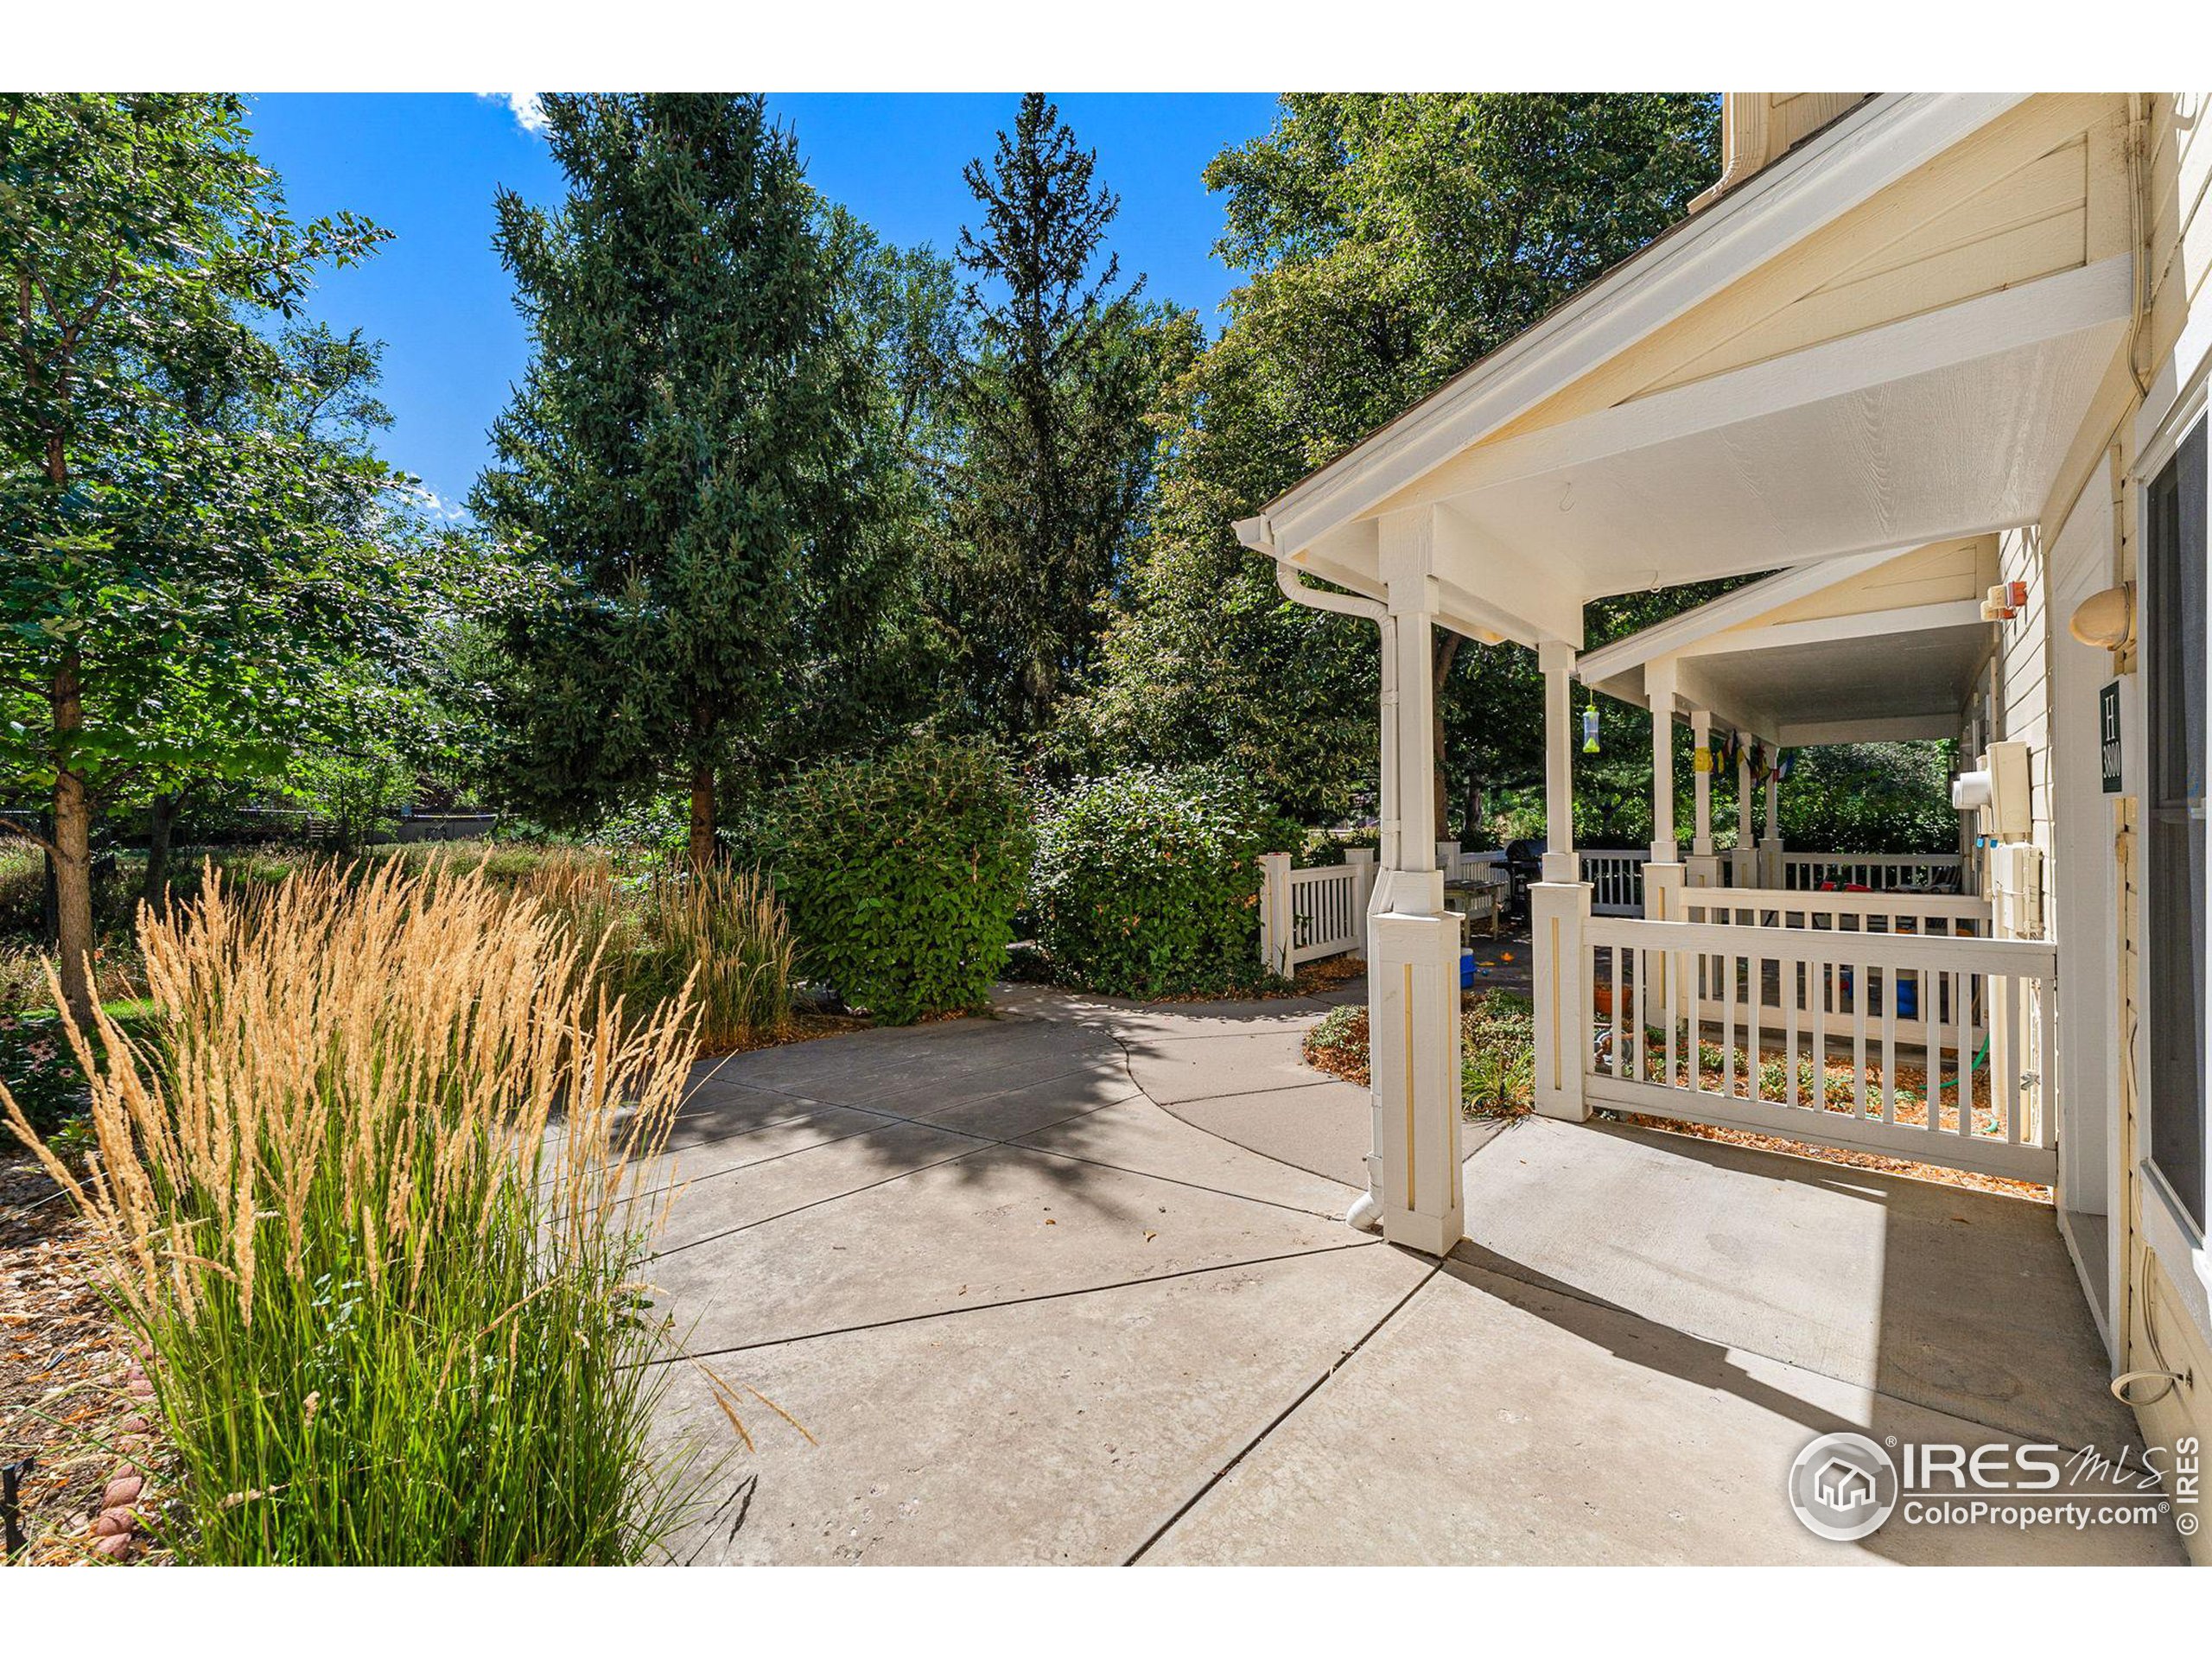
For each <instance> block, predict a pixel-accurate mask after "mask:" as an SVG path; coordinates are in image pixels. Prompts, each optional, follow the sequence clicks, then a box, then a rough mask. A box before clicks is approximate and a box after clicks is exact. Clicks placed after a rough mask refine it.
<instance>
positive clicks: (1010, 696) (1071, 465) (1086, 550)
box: [938, 92, 1198, 737]
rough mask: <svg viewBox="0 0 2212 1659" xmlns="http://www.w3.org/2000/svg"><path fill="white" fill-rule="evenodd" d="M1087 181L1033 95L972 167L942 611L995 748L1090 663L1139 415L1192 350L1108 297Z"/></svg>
mask: <svg viewBox="0 0 2212 1659" xmlns="http://www.w3.org/2000/svg"><path fill="white" fill-rule="evenodd" d="M1096 164H1097V156H1096V152H1095V151H1090V150H1086V149H1081V148H1079V147H1078V146H1077V143H1076V138H1075V134H1074V133H1073V132H1072V131H1071V130H1070V129H1069V128H1068V126H1067V125H1066V124H1065V123H1064V122H1063V121H1062V120H1061V119H1060V117H1059V112H1058V109H1057V108H1056V107H1055V106H1054V105H1052V104H1051V103H1050V102H1048V101H1047V100H1046V99H1045V98H1044V97H1043V96H1042V95H1041V94H1039V93H1035V92H1032V93H1030V94H1028V95H1027V96H1026V97H1024V98H1023V99H1022V100H1021V107H1020V111H1019V112H1018V113H1017V115H1016V117H1015V119H1014V129H1013V130H1012V131H1011V132H1010V133H1007V132H1001V134H1000V135H999V141H998V149H997V151H996V153H995V156H994V157H993V159H992V162H991V164H990V165H989V166H988V168H987V167H986V166H985V165H984V164H983V163H982V162H981V161H974V162H969V164H968V168H967V180H968V188H969V190H970V191H971V192H973V193H974V194H975V197H976V201H977V202H978V204H980V206H981V207H982V214H983V222H982V226H981V227H980V228H976V229H968V230H963V232H961V236H960V244H959V248H958V259H959V263H960V265H961V267H962V268H963V270H965V271H966V272H967V273H968V274H969V278H970V280H969V282H968V283H967V284H966V286H965V289H964V290H963V308H964V310H965V312H966V314H967V321H968V325H969V332H970V335H971V338H972V340H973V342H974V349H973V351H972V353H971V354H970V355H969V356H968V358H967V359H966V360H965V361H964V362H963V364H962V365H961V368H960V372H959V376H958V384H957V391H956V393H955V398H956V402H957V408H958V411H959V416H960V422H961V425H962V428H963V435H964V438H965V444H964V451H963V454H962V457H961V460H960V462H959V464H958V466H957V467H956V468H955V469H954V472H953V474H952V477H951V480H950V520H951V538H950V562H949V564H948V568H947V569H945V571H944V581H943V582H942V585H941V592H940V594H939V604H938V611H939V615H940V617H941V619H942V620H944V624H945V626H946V627H947V629H948V631H949V632H951V633H952V634H953V635H954V636H955V637H956V639H957V645H956V651H957V654H958V656H959V658H960V661H961V664H962V667H963V678H964V682H965V684H964V698H965V702H966V705H967V707H966V710H965V714H966V717H967V718H968V719H969V721H972V722H973V723H975V724H976V725H978V726H980V727H981V728H982V729H985V730H988V731H991V732H995V733H996V734H1000V735H1002V736H1007V737H1026V736H1030V735H1033V734H1036V733H1038V732H1039V731H1041V730H1042V729H1043V728H1045V726H1046V723H1047V721H1049V719H1050V718H1051V715H1052V709H1053V706H1054V704H1055V703H1056V702H1058V700H1059V698H1060V697H1061V696H1063V695H1064V694H1065V692H1066V690H1068V689H1069V688H1070V687H1071V685H1072V684H1073V683H1075V682H1077V680H1079V679H1080V677H1082V675H1083V674H1084V671H1085V670H1086V669H1087V668H1088V666H1089V664H1090V660H1091V658H1092V656H1093V654H1094V651H1095V647H1096V640H1097V635H1098V631H1099V628H1100V626H1101V623H1102V621H1103V611H1102V601H1103V598H1104V596H1105V594H1106V593H1107V591H1108V590H1109V588H1110V587H1111V585H1112V583H1113V582H1114V581H1115V579H1116V567H1117V563H1118V561H1119V559H1120V556H1121V555H1122V551H1123V550H1124V548H1125V547H1126V544H1127V543H1128V538H1129V537H1130V535H1131V533H1132V531H1133V527H1134V525H1135V522H1136V521H1137V519H1138V518H1139V517H1140V516H1141V511H1142V509H1143V506H1144V504H1145V501H1146V499H1147V495H1148V492H1149V487H1150V484H1151V479H1152V468H1153V456H1154V449H1155V448H1156V446H1157V442H1158V434H1157V433H1156V431H1155V430H1154V428H1153V427H1152V425H1151V424H1150V423H1148V421H1147V414H1148V413H1149V411H1150V410H1151V407H1152V405H1153V404H1154V401H1155V399H1156V397H1157V394H1158V391H1159V388H1160V385H1162V384H1163V382H1164V381H1165V380H1166V379H1167V378H1172V377H1173V376H1174V375H1177V374H1179V373H1180V372H1182V370H1183V369H1184V368H1185V366H1186V365H1187V364H1188V362H1189V360H1190V359H1191V357H1192V355H1194V354H1195V352H1196V349H1197V344H1198V340H1197V325H1196V321H1195V320H1194V319H1193V318H1192V317H1191V316H1190V315H1188V314H1187V313H1181V312H1176V311H1173V310H1170V309H1167V308H1158V309H1154V308H1146V307H1142V306H1140V305H1139V303H1138V300H1137V296H1138V295H1139V293H1140V292H1141V289H1142V288H1143V278H1142V277H1139V278H1138V279H1137V280H1136V282H1135V283H1132V284H1130V285H1129V286H1128V287H1127V288H1120V287H1119V286H1118V284H1119V283H1120V277H1121V266H1120V263H1119V261H1118V259H1117V258H1116V257H1115V256H1114V255H1112V254H1111V253H1109V252H1106V251H1105V238H1106V232H1107V229H1108V227H1109V226H1110V225H1111V224H1112V223H1113V220H1114V218H1115V215H1116V213H1118V212H1119V210H1120V207H1121V201H1120V198H1119V197H1117V196H1116V195H1115V194H1114V193H1113V192H1112V191H1110V190H1107V189H1105V188H1103V187H1102V186H1100V185H1099V184H1098V183H1097V181H1096V178H1095V177H1094V175H1095V172H1096Z"/></svg>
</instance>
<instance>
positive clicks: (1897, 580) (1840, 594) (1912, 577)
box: [1729, 536, 1997, 632]
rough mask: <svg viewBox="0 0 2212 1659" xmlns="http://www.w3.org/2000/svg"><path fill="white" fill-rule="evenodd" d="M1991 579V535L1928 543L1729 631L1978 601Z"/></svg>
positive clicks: (1994, 560) (1994, 578)
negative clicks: (1845, 584) (1847, 581)
mask: <svg viewBox="0 0 2212 1659" xmlns="http://www.w3.org/2000/svg"><path fill="white" fill-rule="evenodd" d="M1996 581H1997V537H1994V536H1970V537H1965V538H1964V539H1962V540H1959V541H1952V542H1932V543H1929V545H1928V546H1926V547H1919V548H1915V549H1914V550H1912V551H1911V552H1910V553H1904V554H1900V555H1898V556H1897V557H1896V558H1894V559H1891V561H1890V562H1889V563H1886V564H1884V565H1880V566H1878V567H1877V568H1875V569H1872V570H1869V571H1868V572H1867V573H1866V575H1864V576H1862V577H1860V578H1859V580H1858V581H1857V582H1853V583H1852V584H1851V585H1850V586H1849V587H1835V588H1822V589H1821V590H1820V591H1819V592H1818V593H1815V594H1807V595H1806V596H1805V597H1804V598H1802V599H1799V600H1793V601H1790V602H1789V604H1787V605H1777V607H1775V608H1774V609H1773V610H1771V611H1769V612H1767V613H1764V615H1760V616H1755V617H1752V618H1751V619H1750V620H1748V621H1745V622H1744V623H1742V624H1739V625H1738V627H1736V628H1733V629H1731V630H1729V632H1742V631H1743V630H1744V629H1745V628H1755V627H1767V626H1771V625H1773V624H1775V623H1780V622H1810V621H1814V620H1818V619H1819V618H1821V617H1828V616H1852V615H1856V614H1858V613H1860V612H1863V611H1869V610H1879V611H1891V610H1899V611H1901V610H1906V609H1909V608H1910V607H1914V606H1918V605H1941V604H1943V603H1944V602H1945V601H1953V600H1969V599H1972V600H1979V599H1980V597H1981V596H1982V595H1983V594H1985V593H1986V592H1987V591H1988V590H1989V588H1990V587H1991V586H1992V584H1993V583H1994V582H1996Z"/></svg>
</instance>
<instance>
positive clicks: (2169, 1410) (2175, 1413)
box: [2111, 92, 2212, 1565]
mask: <svg viewBox="0 0 2212 1659" xmlns="http://www.w3.org/2000/svg"><path fill="white" fill-rule="evenodd" d="M2206 103H2207V95H2206V94H2204V93H2202V92H2158V93H2150V94H2145V95H2144V99H2143V104H2144V112H2145V123H2144V126H2145V130H2144V132H2143V134H2142V139H2141V143H2142V165H2141V171H2140V185H2141V195H2140V197H2139V199H2138V200H2137V201H2136V203H2135V209H2136V219H2135V223H2136V225H2137V226H2139V235H2140V237H2141V238H2142V240H2141V246H2142V250H2143V270H2144V271H2145V289H2146V295H2145V300H2146V304H2145V317H2144V320H2143V324H2142V326H2141V327H2140V328H2139V332H2138V338H2137V339H2136V340H2135V341H2134V342H2133V360H2132V362H2131V364H2130V365H2128V367H2129V369H2130V374H2129V384H2128V386H2127V391H2128V392H2129V393H2130V394H2137V393H2138V387H2139V386H2144V387H2147V391H2142V392H2140V393H2139V395H2133V396H2132V397H2131V403H2132V404H2133V407H2132V408H2131V409H2130V410H2127V411H2126V412H2127V413H2129V414H2131V415H2133V416H2135V418H2134V419H2133V420H2132V421H2127V422H2125V423H2122V425H2121V427H2120V429H2119V431H2118V432H2117V433H2116V434H2115V435H2113V442H2115V443H2116V446H2117V447H2116V450H2115V452H2114V453H2115V454H2116V457H2117V461H2118V465H2117V467H2116V468H2115V470H2116V471H2117V472H2118V473H2119V474H2120V477H2121V479H2122V480H2124V481H2123V483H2122V484H2121V485H2120V486H2117V487H2115V488H2113V493H2114V494H2116V495H2117V497H2118V506H2117V510H2116V511H2115V512H2113V531H2112V537H2111V539H2112V549H2111V555H2112V561H2113V576H2114V579H2115V580H2127V581H2133V579H2134V577H2135V569H2136V549H2135V526H2136V524H2137V522H2138V519H2139V514H2140V512H2141V505H2140V500H2141V490H2140V486H2139V480H2138V479H2137V477H2136V474H2139V472H2140V471H2141V470H2142V469H2141V468H2140V467H2139V466H2138V465H2137V463H2136V455H2135V452H2134V443H2135V440H2136V439H2137V438H2138V437H2139V436H2140V435H2142V434H2144V433H2145V432H2150V431H2153V430H2155V429H2156V428H2157V427H2158V424H2159V423H2161V422H2162V421H2163V420H2164V417H2165V416H2166V414H2167V412H2168V411H2169V410H2171V408H2172V407H2173V405H2174V404H2175V403H2176V401H2177V399H2178V398H2180V397H2183V396H2185V395H2187V394H2188V392H2189V391H2190V387H2191V386H2192V385H2195V384H2196V381H2197V380H2198V378H2200V377H2201V375H2202V372H2203V368H2204V365H2205V361H2206V358H2207V356H2208V353H2212V296H2207V294H2206V292H2205V288H2204V282H2205V277H2206V273H2207V271H2208V270H2212V213H2207V212H2206V211H2205V208H2204V201H2205V195H2206V189H2207V184H2208V181H2212V142H2208V141H2207V139H2206V138H2205V137H2204V134H2203V130H2202V129H2203V125H2204V117H2205V113H2206ZM2135 666H2136V664H2134V663H2133V661H2128V660H2126V659H2115V661H2114V663H2113V669H2114V671H2115V672H2119V671H2122V670H2123V669H2125V670H2126V671H2131V672H2132V671H2133V670H2134V668H2135ZM2132 706H2133V707H2134V708H2135V709H2140V708H2141V706H2142V705H2141V702H2140V696H2139V690H2138V695H2137V696H2136V697H2135V699H2134V701H2133V704H2132ZM2138 717H2139V718H2140V715H2138ZM2137 786H2138V785H2134V784H2133V783H2131V785H2130V787H2131V789H2133V788H2134V787H2137ZM2138 817H2139V813H2138V807H2137V803H2136V800H2135V798H2133V796H2132V795H2131V796H2129V797H2126V798H2121V799H2120V801H2119V802H2118V803H2116V804H2115V809H2114V812H2113V829H2114V834H2113V848H2112V853H2111V856H2112V858H2113V867H2112V868H2113V880H2114V886H2115V889H2116V891H2117V892H2118V893H2120V895H2121V896H2122V902H2121V904H2120V906H2119V914H2118V916H2117V918H2115V924H2114V925H2115V932H2116V951H2115V954H2116V957H2117V962H2116V974H2115V979H2116V984H2115V985H2114V994H2115V995H2116V997H2117V1000H2118V1002H2119V1007H2120V1021H2119V1024H2120V1054H2119V1056H2118V1063H2117V1065H2116V1067H2115V1071H2116V1073H2117V1076H2116V1078H2115V1081H2116V1083H2117V1085H2118V1096H2119V1100H2118V1109H2119V1112H2120V1124H2119V1147H2118V1160H2119V1166H2120V1203H2121V1206H2122V1210H2123V1213H2124V1216H2125V1218H2126V1227H2125V1231H2124V1232H2123V1234H2122V1235H2121V1239H2122V1246H2123V1255H2122V1263H2121V1275H2122V1297H2123V1304H2122V1316H2121V1321H2120V1332H2119V1345H2120V1359H2121V1363H2123V1364H2124V1365H2125V1366H2126V1367H2127V1368H2128V1369H2130V1370H2157V1371H2183V1372H2188V1373H2190V1374H2191V1380H2190V1381H2189V1382H2185V1383H2177V1385H2176V1386H2175V1387H2174V1389H2172V1391H2171V1393H2168V1394H2166V1395H2164V1396H2163V1397H2162V1398H2160V1399H2158V1400H2157V1401H2156V1402H2152V1403H2150V1404H2147V1405H2144V1406H2140V1407H2139V1408H2137V1412H2136V1414H2137V1416H2138V1418H2139V1419H2140V1421H2141V1422H2142V1424H2143V1427H2144V1431H2145V1435H2146V1437H2148V1438H2149V1439H2150V1440H2152V1441H2154V1442H2158V1443H2163V1444H2166V1445H2171V1444H2172V1443H2173V1442H2174V1441H2175V1440H2177V1439H2180V1438H2182V1437H2183V1436H2190V1435H2193V1436H2195V1437H2196V1439H2197V1440H2198V1441H2199V1443H2200V1444H2203V1443H2206V1442H2212V1335H2208V1332H2207V1331H2206V1329H2205V1325H2204V1322H2203V1310H2204V1297H2203V1294H2202V1286H2201V1284H2200V1285H2196V1287H2195V1294H2184V1293H2183V1290H2182V1288H2181V1285H2182V1283H2183V1282H2186V1281H2194V1280H2195V1277H2196V1270H2195V1268H2194V1267H2193V1265H2192V1264H2191V1263H2190V1262H2186V1261H2183V1262H2166V1261H2164V1260H2162V1259H2161V1258H2160V1255H2159V1254H2158V1250H2157V1249H2154V1248H2153V1247H2152V1244H2151V1243H2150V1242H2149V1240H2148V1239H2147V1238H2146V1237H2145V1232H2144V1205H2145V1202H2146V1199H2145V1194H2144V1192H2143V1188H2142V1181H2141V1179H2140V1178H2139V1175H2138V1174H2137V1173H2136V1172H2137V1166H2138V1163H2139V1160H2140V1158H2141V1156H2142V1151H2143V1145H2144V1142H2145V1140H2146V1139H2147V1125H2146V1124H2145V1123H2144V1122H2143V1121H2142V1110H2143V1105H2144V1103H2143V1102H2142V1100H2141V1099H2140V1078H2141V1073H2140V1069H2139V1068H2140V1066H2141V1064H2142V1059H2143V1055H2142V1052H2141V1048H2142V1044H2141V1039H2140V1033H2141V1030H2142V1020H2143V1008H2142V1004H2141V1001H2140V994H2141V988H2142V963H2141V961H2140V957H2139V951H2138V944H2139V936H2140V931H2141V918H2142V910H2141V906H2142V904H2143V903H2144V902H2146V901H2148V902H2157V895H2145V894H2143V893H2141V892H2140V890H2139V883H2138V876H2139V866H2140V858H2139V847H2140V836H2139V833H2138V830H2137V823H2138ZM2155 1386H2156V1385H2155V1384H2153V1385H2146V1386H2145V1388H2143V1389H2139V1392H2143V1393H2148V1392H2150V1391H2151V1389H2152V1388H2153V1387H2155ZM2184 1542H2185V1543H2186V1544H2187V1546H2188V1548H2189V1550H2190V1554H2191V1556H2192V1557H2193V1558H2194V1559H2195V1560H2197V1561H2198V1562H2199V1563H2201V1564H2207V1565H2212V1541H2208V1540H2207V1538H2206V1536H2205V1535H2204V1534H2203V1533H2202V1532H2200V1533H2198V1534H2197V1535H2195V1536H2192V1537H2190V1538H2187V1539H2185V1540H2184Z"/></svg>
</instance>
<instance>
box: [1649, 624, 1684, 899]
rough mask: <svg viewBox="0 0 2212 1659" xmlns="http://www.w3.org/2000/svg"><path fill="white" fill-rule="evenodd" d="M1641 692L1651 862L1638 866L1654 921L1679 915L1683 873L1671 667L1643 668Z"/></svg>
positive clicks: (1673, 671) (1672, 670)
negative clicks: (1647, 719) (1647, 729)
mask: <svg viewBox="0 0 2212 1659" xmlns="http://www.w3.org/2000/svg"><path fill="white" fill-rule="evenodd" d="M1643 689H1644V692H1645V695H1646V700H1647V701H1648V702H1649V703H1650V705H1651V858H1650V861H1649V862H1648V863H1647V864H1645V865H1644V867H1643V913H1644V915H1645V916H1646V917H1648V918H1650V919H1652V920H1654V921H1664V920H1667V919H1669V918H1675V917H1679V916H1680V915H1681V913H1682V912H1681V901H1680V900H1679V899H1676V898H1675V894H1676V893H1678V892H1680V891H1681V886H1682V880H1683V870H1682V866H1681V853H1680V850H1679V848H1678V845H1677V843H1676V842H1675V665H1674V664H1673V663H1672V662H1660V663H1651V664H1647V665H1646V666H1645V668H1644V671H1643Z"/></svg>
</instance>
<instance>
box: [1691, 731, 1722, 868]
mask: <svg viewBox="0 0 2212 1659" xmlns="http://www.w3.org/2000/svg"><path fill="white" fill-rule="evenodd" d="M1690 735H1691V736H1692V737H1693V738H1694V739H1695V740H1696V742H1697V766H1696V771H1695V772H1694V775H1693V776H1692V778H1691V779H1690V783H1691V787H1692V789H1693V790H1694V792H1695V796H1696V800H1697V824H1696V829H1695V832H1694V834H1693V835H1692V836H1691V838H1690V857H1689V866H1688V874H1687V879H1688V883H1689V885H1690V886H1691V887H1719V885H1720V861H1719V859H1717V858H1715V857H1714V856H1713V711H1712V710H1711V709H1691V710H1690Z"/></svg>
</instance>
